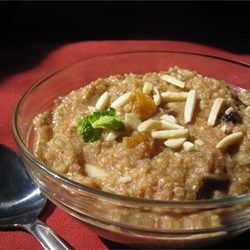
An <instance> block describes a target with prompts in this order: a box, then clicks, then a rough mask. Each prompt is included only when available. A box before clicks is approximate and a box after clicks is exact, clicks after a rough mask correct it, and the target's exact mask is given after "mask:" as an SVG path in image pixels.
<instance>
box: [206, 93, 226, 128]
mask: <svg viewBox="0 0 250 250" xmlns="http://www.w3.org/2000/svg"><path fill="white" fill-rule="evenodd" d="M223 102H224V99H223V98H217V99H215V101H214V104H213V107H212V109H211V111H210V114H209V117H208V121H207V124H208V125H209V126H214V124H215V122H216V119H217V117H218V115H219V113H220V109H221V107H222V105H223Z"/></svg>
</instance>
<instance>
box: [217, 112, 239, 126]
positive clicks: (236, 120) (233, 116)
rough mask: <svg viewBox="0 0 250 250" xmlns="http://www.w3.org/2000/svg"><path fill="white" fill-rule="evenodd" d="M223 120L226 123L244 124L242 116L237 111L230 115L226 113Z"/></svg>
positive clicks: (222, 117)
mask: <svg viewBox="0 0 250 250" xmlns="http://www.w3.org/2000/svg"><path fill="white" fill-rule="evenodd" d="M221 120H222V121H225V122H232V123H233V124H236V123H241V122H242V118H241V116H240V115H239V114H238V113H237V112H236V111H232V112H230V113H229V114H228V115H227V114H225V113H224V114H223V115H222V116H221Z"/></svg>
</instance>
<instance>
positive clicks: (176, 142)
mask: <svg viewBox="0 0 250 250" xmlns="http://www.w3.org/2000/svg"><path fill="white" fill-rule="evenodd" d="M185 141H186V138H176V139H168V140H166V141H165V142H164V145H165V146H167V147H168V148H179V147H180V146H181V145H182V144H183V143H184V142H185Z"/></svg>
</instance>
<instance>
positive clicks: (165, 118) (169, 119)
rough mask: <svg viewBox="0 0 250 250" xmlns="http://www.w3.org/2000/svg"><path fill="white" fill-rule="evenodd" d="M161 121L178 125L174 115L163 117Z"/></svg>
mask: <svg viewBox="0 0 250 250" xmlns="http://www.w3.org/2000/svg"><path fill="white" fill-rule="evenodd" d="M161 119H162V120H164V121H167V122H171V123H174V124H176V119H175V117H174V116H172V115H163V116H162V117H161Z"/></svg>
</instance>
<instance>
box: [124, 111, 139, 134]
mask: <svg viewBox="0 0 250 250" xmlns="http://www.w3.org/2000/svg"><path fill="white" fill-rule="evenodd" d="M124 122H125V124H126V125H127V126H128V127H129V128H131V129H133V130H137V128H138V126H139V125H140V124H141V120H140V119H139V118H138V116H137V115H136V114H134V113H125V119H124Z"/></svg>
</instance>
